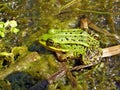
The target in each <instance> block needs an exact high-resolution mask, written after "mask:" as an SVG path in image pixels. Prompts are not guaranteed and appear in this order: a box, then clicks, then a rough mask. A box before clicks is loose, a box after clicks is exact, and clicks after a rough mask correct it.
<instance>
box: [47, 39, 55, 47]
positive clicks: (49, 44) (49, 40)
mask: <svg viewBox="0 0 120 90" xmlns="http://www.w3.org/2000/svg"><path fill="white" fill-rule="evenodd" d="M53 44H54V41H53V40H52V39H47V41H46V45H48V46H53Z"/></svg>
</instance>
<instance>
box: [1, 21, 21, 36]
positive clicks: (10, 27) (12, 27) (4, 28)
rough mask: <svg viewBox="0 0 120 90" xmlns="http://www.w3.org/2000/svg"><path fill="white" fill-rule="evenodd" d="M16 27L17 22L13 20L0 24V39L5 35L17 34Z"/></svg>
mask: <svg viewBox="0 0 120 90" xmlns="http://www.w3.org/2000/svg"><path fill="white" fill-rule="evenodd" d="M16 27H17V22H16V21H15V20H10V21H9V20H8V21H7V22H2V21H1V22H0V37H5V34H7V33H10V32H11V33H15V34H17V33H18V32H19V29H18V28H16Z"/></svg>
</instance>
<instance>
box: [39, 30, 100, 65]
mask: <svg viewBox="0 0 120 90" xmlns="http://www.w3.org/2000/svg"><path fill="white" fill-rule="evenodd" d="M95 37H96V36H95V35H93V34H88V33H87V32H86V31H84V30H82V29H50V30H49V31H48V33H46V34H43V35H42V36H40V38H39V42H40V44H41V45H43V46H44V47H45V48H46V49H48V50H50V51H53V52H55V53H56V56H57V58H58V60H59V61H61V62H64V61H66V60H74V59H80V62H81V63H82V65H93V64H97V63H98V62H99V61H100V60H99V58H100V57H101V55H102V49H101V48H100V43H99V41H98V40H97V39H96V38H95Z"/></svg>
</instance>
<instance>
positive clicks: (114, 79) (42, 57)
mask: <svg viewBox="0 0 120 90" xmlns="http://www.w3.org/2000/svg"><path fill="white" fill-rule="evenodd" d="M82 15H85V16H86V17H87V18H89V19H90V21H91V22H92V23H93V24H94V25H96V26H98V27H99V28H96V27H92V29H91V30H92V31H93V32H94V33H97V34H98V35H99V37H100V42H101V47H108V46H112V45H117V44H119V43H120V41H119V36H120V32H119V31H120V24H119V23H120V9H119V1H118V0H104V1H103V0H2V1H0V36H1V37H0V79H1V80H0V90H5V89H6V88H8V90H17V89H19V90H29V88H30V87H32V86H33V85H35V84H36V83H37V82H39V81H41V80H44V79H47V78H49V77H50V76H51V75H52V74H53V73H55V72H56V71H58V70H59V69H60V68H61V66H60V63H59V62H58V61H57V60H56V58H55V57H54V55H53V53H51V52H49V51H47V50H46V49H44V48H43V47H42V46H40V45H39V43H38V41H37V40H38V37H39V36H41V35H42V34H44V33H45V32H47V31H48V30H49V29H51V28H55V29H58V28H59V29H69V28H79V18H80V16H82ZM8 20H9V21H8ZM16 22H17V23H16ZM6 23H7V25H6ZM16 26H17V28H16ZM18 28H19V29H18ZM95 29H97V30H98V31H97V30H95ZM8 32H9V33H8ZM10 32H13V33H10ZM101 32H102V33H101ZM14 33H15V34H14ZM16 33H17V34H16ZM108 34H109V35H108ZM107 35H108V36H107ZM3 37H4V38H3ZM38 53H39V54H38ZM119 71H120V56H119V55H117V56H114V57H109V58H103V59H102V63H101V64H99V65H98V66H96V67H94V68H91V69H86V70H82V71H81V72H74V73H73V75H74V76H76V81H77V86H78V87H77V89H78V90H107V89H108V90H117V89H118V90H119V89H120V86H119V85H120V73H119ZM19 78H20V79H19ZM48 89H49V90H56V89H57V90H68V89H70V90H72V87H71V84H70V82H69V80H68V79H67V78H66V76H63V77H61V78H58V79H57V80H55V81H54V82H53V84H51V85H49V86H48ZM73 90H74V89H73Z"/></svg>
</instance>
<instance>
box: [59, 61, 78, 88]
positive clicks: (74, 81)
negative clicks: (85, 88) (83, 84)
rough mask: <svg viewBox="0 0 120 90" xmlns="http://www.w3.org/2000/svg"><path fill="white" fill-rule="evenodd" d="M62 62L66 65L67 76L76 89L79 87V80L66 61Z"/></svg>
mask: <svg viewBox="0 0 120 90" xmlns="http://www.w3.org/2000/svg"><path fill="white" fill-rule="evenodd" d="M61 64H62V66H64V67H65V72H66V77H67V78H68V80H70V83H71V86H72V87H73V88H74V90H76V89H75V88H77V81H76V79H75V77H74V76H73V75H72V73H71V71H70V70H69V68H68V67H67V65H66V62H61Z"/></svg>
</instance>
